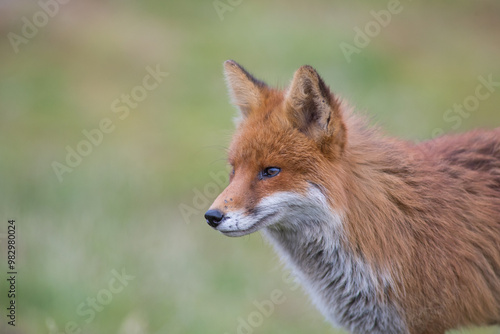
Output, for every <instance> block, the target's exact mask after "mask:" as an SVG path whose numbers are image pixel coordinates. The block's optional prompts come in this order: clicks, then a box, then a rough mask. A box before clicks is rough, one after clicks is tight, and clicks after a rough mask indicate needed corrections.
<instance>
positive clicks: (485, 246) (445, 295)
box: [205, 61, 500, 334]
mask: <svg viewBox="0 0 500 334" xmlns="http://www.w3.org/2000/svg"><path fill="white" fill-rule="evenodd" d="M224 66H225V75H226V79H227V83H228V87H229V90H230V95H231V97H232V100H233V103H234V104H235V105H236V106H237V107H238V109H239V111H240V115H239V118H238V119H237V131H236V133H235V134H234V137H233V140H232V143H231V145H230V148H229V157H228V160H229V163H230V164H231V166H232V167H233V171H232V173H231V176H230V182H229V185H228V186H227V188H226V189H225V190H224V191H223V192H222V193H221V194H220V195H219V196H218V198H217V199H216V200H215V201H214V203H213V205H212V206H211V208H210V209H209V211H207V213H206V215H205V217H206V219H207V222H208V223H209V224H210V225H211V226H212V227H213V228H215V229H216V230H218V231H220V232H222V233H223V234H225V235H227V236H242V235H246V234H249V233H252V232H255V231H257V230H260V231H262V232H263V234H264V235H265V236H266V237H267V238H268V239H269V241H270V242H271V243H272V244H273V245H274V247H275V249H276V251H277V252H278V253H279V254H280V256H281V257H282V258H283V259H284V261H285V262H286V263H287V264H288V265H289V266H290V267H291V268H292V269H293V271H294V273H295V274H296V276H297V277H298V278H299V280H300V281H301V283H302V284H303V285H304V287H305V289H306V291H307V292H308V293H309V294H310V296H311V299H312V301H313V302H314V304H315V305H316V306H317V307H318V308H319V310H320V311H321V312H322V313H323V314H324V316H325V317H326V318H327V319H328V320H329V321H331V322H332V323H334V324H336V325H338V326H341V327H344V328H345V329H347V330H349V331H350V332H352V333H363V334H364V333H384V334H390V333H411V334H417V333H422V334H424V333H434V334H436V333H437V334H439V333H444V332H445V331H446V330H448V329H453V328H458V327H462V326H474V325H479V326H481V325H495V324H500V128H497V129H495V130H491V131H473V132H469V133H466V134H463V135H455V136H443V137H440V138H437V139H434V140H431V141H427V142H423V143H420V144H413V143H410V142H405V141H402V140H398V139H394V138H389V137H386V136H382V135H381V134H380V131H379V130H378V129H375V128H373V127H370V126H368V125H367V124H366V122H365V121H364V119H363V118H361V117H359V116H357V115H356V114H354V113H352V112H351V110H350V109H349V108H348V107H347V106H346V105H345V104H344V103H342V102H341V101H340V100H339V99H338V98H337V97H336V96H334V95H333V94H332V93H331V92H330V90H329V88H328V87H327V86H326V85H325V83H324V82H323V80H322V79H321V77H320V76H319V75H318V73H317V72H316V71H315V70H314V69H313V68H312V67H310V66H303V67H301V68H300V69H299V70H297V72H296V73H295V75H294V77H293V80H292V82H291V84H290V86H289V87H288V88H287V89H285V90H278V89H274V88H270V87H268V86H267V85H266V84H264V83H263V82H261V81H259V80H257V79H255V78H254V77H253V76H252V75H250V74H249V73H248V72H247V71H246V70H245V69H243V68H242V67H241V66H240V65H238V64H237V63H235V62H234V61H226V62H225V64H224Z"/></svg>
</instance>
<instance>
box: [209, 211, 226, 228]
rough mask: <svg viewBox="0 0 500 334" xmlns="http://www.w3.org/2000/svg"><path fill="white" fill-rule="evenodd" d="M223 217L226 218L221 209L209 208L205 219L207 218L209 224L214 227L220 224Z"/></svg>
mask: <svg viewBox="0 0 500 334" xmlns="http://www.w3.org/2000/svg"><path fill="white" fill-rule="evenodd" d="M222 218H224V213H222V212H221V211H220V210H208V211H207V212H206V213H205V219H206V220H207V223H208V225H210V226H212V227H217V226H219V224H220V222H221V221H222Z"/></svg>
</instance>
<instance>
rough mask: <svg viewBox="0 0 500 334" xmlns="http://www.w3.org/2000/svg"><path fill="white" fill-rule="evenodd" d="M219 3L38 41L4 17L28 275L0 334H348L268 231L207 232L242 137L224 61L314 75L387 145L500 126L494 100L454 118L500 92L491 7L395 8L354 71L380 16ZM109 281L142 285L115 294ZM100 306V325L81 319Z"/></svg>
mask: <svg viewBox="0 0 500 334" xmlns="http://www.w3.org/2000/svg"><path fill="white" fill-rule="evenodd" d="M47 1H48V0H44V1H43V2H47ZM215 4H217V5H218V7H217V8H218V10H219V12H218V10H217V9H216V8H215V7H214V2H213V1H212V0H204V1H177V2H173V1H170V2H166V1H157V0H145V1H140V2H139V1H89V0H87V1H69V2H68V3H66V4H61V5H60V6H59V8H58V10H57V12H56V13H54V15H53V17H50V18H49V19H48V20H47V22H46V23H47V24H45V25H42V24H41V23H44V22H43V15H42V16H40V14H36V13H38V12H39V11H40V10H41V7H40V5H39V4H38V2H35V1H14V0H11V1H9V0H4V1H2V2H0V35H1V36H2V38H1V39H0V59H1V61H0V134H1V139H2V140H1V143H0V159H1V163H0V184H1V186H0V213H1V214H0V223H1V224H0V233H1V234H0V237H1V239H0V242H1V258H2V261H1V262H0V263H1V265H2V267H1V268H2V269H1V270H2V275H0V277H6V276H7V275H6V272H7V265H6V261H5V260H6V257H7V251H6V233H7V220H8V219H16V224H17V246H18V254H17V269H18V272H19V273H18V277H17V292H18V294H17V304H18V309H17V312H18V313H17V326H16V327H15V328H12V327H11V326H7V325H6V320H8V319H7V318H6V316H5V314H6V311H5V307H6V305H7V304H6V303H7V298H6V291H7V289H8V287H7V282H6V280H5V279H4V278H2V279H1V282H2V283H1V284H0V289H1V290H0V298H1V299H0V300H1V309H2V310H4V311H2V312H1V313H2V314H1V318H0V319H1V320H0V332H2V333H30V334H31V333H72V332H73V330H74V332H75V333H119V334H136V333H137V334H138V333H169V334H170V333H172V334H173V333H221V334H223V333H228V334H231V333H238V332H240V333H250V332H252V333H292V334H293V333H297V334H298V333H342V331H336V330H334V329H332V328H331V326H330V325H329V324H328V323H326V322H325V321H324V320H323V318H322V317H321V315H320V314H319V313H318V311H316V310H315V308H314V307H313V306H312V305H311V303H310V302H309V300H308V298H307V296H306V295H305V294H304V293H303V292H302V291H301V289H295V285H294V284H293V283H292V282H290V281H289V280H288V279H287V278H283V273H284V271H283V268H282V266H281V264H280V261H279V259H278V258H277V256H276V255H275V254H274V252H273V250H272V249H271V247H269V245H267V244H266V242H265V241H264V240H263V239H262V237H261V236H260V235H259V234H255V235H251V236H247V237H243V238H236V239H231V238H227V237H224V236H222V235H220V234H218V233H216V232H215V231H213V230H212V229H211V228H209V227H208V226H207V225H206V223H205V221H204V219H203V212H204V210H205V209H206V208H208V206H209V203H210V202H211V201H212V200H213V199H214V198H215V195H216V193H217V192H218V191H220V190H221V189H222V185H221V182H224V181H223V180H222V181H221V177H220V175H222V174H220V173H224V172H225V170H226V163H225V148H226V147H227V145H228V143H229V140H230V135H231V132H232V130H233V125H232V117H233V115H234V113H235V111H234V108H233V107H232V106H230V105H229V103H228V98H227V93H226V88H225V83H224V80H223V76H222V63H223V61H224V60H226V59H234V60H236V61H238V62H240V63H241V64H242V65H244V66H245V67H247V68H248V69H249V70H250V71H251V72H253V73H254V74H255V75H256V76H257V77H258V78H261V79H263V80H265V81H267V82H268V83H269V84H272V85H278V86H281V87H284V86H286V85H287V83H288V82H289V80H290V79H291V77H292V75H293V72H294V71H295V70H296V69H297V68H298V67H299V66H301V65H303V64H310V65H313V66H314V67H315V68H316V69H317V70H318V71H319V73H320V74H321V75H322V76H323V77H324V79H325V81H327V82H328V83H329V84H330V85H331V88H332V90H333V91H334V92H336V93H337V94H338V95H339V96H342V97H344V98H345V99H347V100H348V101H349V102H350V103H351V105H353V106H354V107H356V109H357V110H359V111H360V112H363V113H366V114H367V115H370V117H371V118H372V120H373V122H374V123H378V124H380V125H381V126H382V127H384V128H385V129H386V131H387V133H388V134H391V135H396V136H402V137H404V138H407V139H410V140H425V139H429V138H431V137H432V136H433V135H434V134H435V133H437V132H440V129H441V130H443V131H444V132H450V131H457V132H458V131H465V130H468V129H471V128H475V127H486V128H491V127H495V126H500V110H499V109H498V106H499V105H500V92H498V91H493V92H491V94H490V96H489V97H488V98H487V99H484V100H481V101H480V103H479V105H477V106H475V107H474V108H473V109H474V110H473V111H471V112H470V115H469V116H467V117H465V116H461V117H459V119H457V118H456V117H457V114H456V113H452V114H450V113H449V112H448V114H446V113H447V112H446V111H447V110H448V109H450V108H452V107H453V105H454V104H456V103H458V104H461V103H463V102H464V101H465V100H467V99H468V98H469V97H470V96H473V95H474V94H475V89H476V87H477V86H478V85H479V84H480V81H479V79H478V77H479V76H483V77H484V78H488V76H490V75H491V76H492V78H493V80H496V81H500V66H499V65H500V62H499V60H500V39H499V36H500V2H498V1H495V0H490V1H473V2H472V1H456V0H454V1H451V0H448V1H439V2H432V1H424V2H418V1H403V0H401V5H400V6H401V8H402V10H401V12H400V13H397V14H395V15H392V17H391V21H390V23H389V24H387V26H386V27H381V28H380V32H379V33H378V34H377V35H376V36H374V37H373V38H370V42H369V43H368V45H366V46H365V47H364V48H362V49H361V50H360V52H359V53H357V54H353V55H352V58H351V61H350V62H348V61H347V60H346V58H345V57H344V55H343V53H342V51H341V48H340V45H341V43H342V42H345V43H349V44H351V45H354V38H355V34H356V33H355V30H354V28H355V27H359V28H360V29H364V28H365V25H366V24H367V23H369V22H371V21H374V20H375V19H374V16H373V15H372V14H370V11H372V10H375V11H379V10H386V9H387V7H388V4H389V2H388V1H357V2H348V1H344V2H340V1H326V0H325V1H321V0H313V1H308V2H306V1H297V0H294V1H284V0H282V1H275V2H269V1H248V0H242V1H240V0H232V1H229V0H222V1H218V2H215ZM224 6H225V7H224ZM54 8H55V7H52V10H55V9H54ZM36 15H38V16H36ZM33 16H35V18H36V19H37V20H38V21H37V22H39V23H40V25H41V27H39V28H37V30H38V31H37V32H36V33H33V31H31V32H32V33H33V35H34V36H32V37H30V38H26V40H23V43H21V44H19V45H17V48H18V52H15V50H14V47H13V46H12V42H11V41H10V40H9V37H8V36H10V37H11V38H12V36H13V35H12V34H11V33H14V34H17V35H18V36H22V32H23V29H24V30H25V32H26V29H28V28H26V27H24V26H25V25H26V21H23V17H24V18H26V19H27V20H28V21H30V22H33ZM379 26H380V25H379ZM28 30H29V29H28ZM27 32H28V33H29V31H27ZM17 41H19V39H17ZM157 66H158V67H159V68H160V69H161V70H162V71H165V72H168V76H166V77H165V78H163V80H162V82H161V83H160V84H159V85H158V87H157V88H155V89H153V90H151V91H148V94H147V97H145V98H144V100H143V101H140V102H138V103H137V106H136V107H135V108H134V109H132V108H130V114H129V115H128V116H127V117H122V118H123V119H120V117H119V116H123V114H121V113H114V112H113V110H112V107H111V104H112V103H113V102H114V101H115V100H116V99H120V98H121V96H122V94H130V93H131V92H132V91H133V90H134V89H135V88H136V87H137V86H141V85H142V82H143V78H144V77H145V75H147V73H148V72H147V70H146V68H147V67H150V68H153V69H154V68H156V67H157ZM497 89H498V88H497ZM139 91H140V88H137V89H136V93H137V92H139ZM485 92H486V91H485ZM469 101H471V100H470V98H469ZM122 106H123V104H122ZM445 115H448V116H453V117H455V118H454V120H453V121H451V120H450V119H449V118H446V117H444V116H445ZM103 119H110V120H111V122H112V124H113V126H114V128H113V131H112V132H111V133H106V134H103V137H102V139H101V143H99V144H98V145H94V146H92V147H91V148H90V150H91V152H90V153H89V154H88V155H87V156H85V157H83V158H82V161H81V162H80V163H79V164H78V165H77V166H76V167H75V168H72V171H71V172H66V173H64V174H63V175H62V182H60V181H59V179H58V177H57V176H56V173H55V172H54V168H53V163H54V162H59V163H61V164H66V163H65V159H66V155H67V147H68V146H69V147H70V148H72V149H77V146H78V145H79V144H80V145H84V144H81V142H82V141H83V140H85V139H86V137H85V136H84V134H83V133H82V131H83V130H87V131H91V130H92V129H96V128H98V127H99V124H100V122H101V120H103ZM81 149H85V148H84V147H83V146H82V147H81ZM87 149H88V148H87ZM211 173H212V174H211ZM213 173H217V174H216V175H217V177H215V178H214V177H213V175H214V174H213ZM113 270H116V271H117V272H122V271H123V272H125V273H126V274H127V275H130V276H134V278H133V279H131V280H130V281H128V282H127V285H126V286H124V287H122V289H121V291H120V292H117V293H113V294H112V295H111V297H110V293H109V290H110V287H109V284H110V282H114V281H113V277H115V276H114V274H113ZM4 275H5V276H4ZM115 283H116V282H115ZM116 286H119V284H116ZM276 289H278V290H280V291H281V292H283V298H285V300H284V302H283V303H280V304H278V305H275V308H274V310H273V312H271V314H262V312H261V316H260V318H259V315H258V314H257V313H256V312H259V311H258V310H259V309H258V307H257V306H256V304H255V302H257V303H259V302H262V301H264V300H269V299H270V298H271V296H272V293H273V291H275V290H276ZM96 297H97V301H98V302H99V300H101V301H102V302H103V304H98V305H97V307H96V308H95V309H94V310H95V312H94V315H93V318H92V319H90V318H91V317H90V315H89V313H87V315H82V314H81V313H82V312H81V311H82V310H83V309H85V310H87V311H88V310H90V304H89V303H90V302H91V300H92V298H96ZM89 298H90V299H89ZM99 298H100V299H99ZM82 303H83V304H82ZM104 304H105V305H104ZM82 305H83V306H82ZM82 307H83V308H82ZM78 310H80V312H79V311H78ZM97 310H98V311H97ZM249 317H250V319H249ZM252 317H253V318H252ZM242 319H243V320H242ZM242 321H244V322H246V323H248V322H249V321H250V322H251V323H253V324H254V325H256V326H253V327H251V328H250V329H248V328H246V329H244V328H243V327H246V326H250V325H242ZM68 324H69V325H68ZM67 326H68V327H67ZM245 330H246V332H245ZM499 332H500V329H498V328H489V329H482V330H472V331H469V332H467V333H485V334H486V333H499Z"/></svg>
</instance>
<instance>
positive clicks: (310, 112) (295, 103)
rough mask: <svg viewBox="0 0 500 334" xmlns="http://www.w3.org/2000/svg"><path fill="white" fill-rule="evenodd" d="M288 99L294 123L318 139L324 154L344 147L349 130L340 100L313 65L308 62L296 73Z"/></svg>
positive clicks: (312, 137)
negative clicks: (343, 119) (346, 126)
mask: <svg viewBox="0 0 500 334" xmlns="http://www.w3.org/2000/svg"><path fill="white" fill-rule="evenodd" d="M285 101H286V108H287V113H288V118H289V120H290V121H291V122H292V125H293V126H294V127H295V128H297V129H298V130H300V131H301V132H303V133H304V134H305V135H307V136H308V137H310V138H311V139H313V140H314V141H316V142H317V143H318V145H319V146H320V148H321V150H322V151H323V152H324V153H335V152H336V153H338V152H341V151H342V150H343V148H344V145H345V140H346V139H345V137H346V130H345V125H344V122H343V121H342V116H341V113H340V103H339V102H338V101H337V100H336V99H335V97H334V96H333V94H332V93H331V92H330V89H329V88H328V86H327V85H326V84H325V83H324V82H323V79H321V77H320V76H319V74H318V73H317V72H316V70H315V69H314V68H312V67H311V66H308V65H306V66H302V67H301V68H299V69H298V70H297V71H296V72H295V74H294V76H293V79H292V83H291V84H290V87H289V89H288V92H287V94H286V98H285ZM332 149H333V151H332Z"/></svg>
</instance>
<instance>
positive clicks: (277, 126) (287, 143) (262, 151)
mask: <svg viewBox="0 0 500 334" xmlns="http://www.w3.org/2000/svg"><path fill="white" fill-rule="evenodd" d="M259 116H260V117H259ZM317 151H318V148H317V146H316V145H315V144H314V142H312V141H311V140H310V139H309V138H308V137H307V136H305V135H304V134H303V133H301V132H300V131H298V130H297V129H295V128H293V127H292V125H291V124H290V122H288V120H287V119H286V117H285V115H284V113H283V112H281V110H280V109H275V110H271V111H269V112H268V113H266V114H263V115H254V116H253V117H251V118H248V119H246V120H244V121H242V123H241V124H240V125H239V126H238V129H237V131H236V133H235V134H234V136H233V140H232V142H231V145H230V148H229V152H228V161H229V163H230V164H231V165H232V166H233V167H239V166H242V165H244V166H249V165H251V164H253V165H255V168H265V167H282V166H284V165H290V166H294V170H295V171H296V172H300V171H301V170H303V169H304V171H305V170H310V169H311V168H310V167H311V166H310V165H311V164H315V163H316V164H317V161H316V160H317V157H318V154H317V153H318V152H317Z"/></svg>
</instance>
